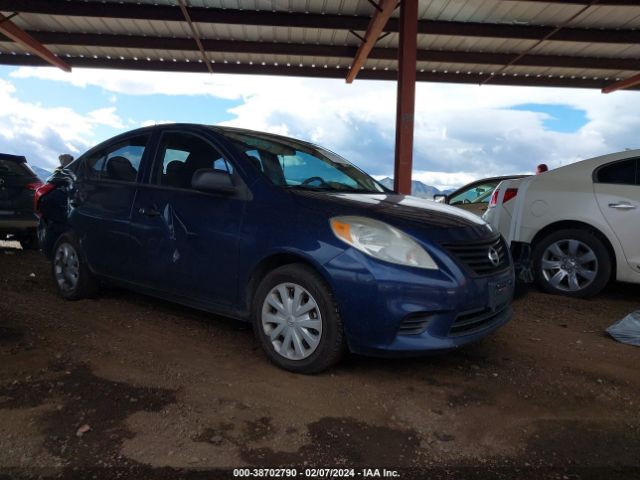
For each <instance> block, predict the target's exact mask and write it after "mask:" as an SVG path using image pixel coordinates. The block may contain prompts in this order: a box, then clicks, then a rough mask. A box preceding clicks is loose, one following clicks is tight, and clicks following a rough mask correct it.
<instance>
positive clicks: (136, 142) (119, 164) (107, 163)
mask: <svg viewBox="0 0 640 480" xmlns="http://www.w3.org/2000/svg"><path fill="white" fill-rule="evenodd" d="M148 140H149V136H148V135H140V136H138V137H133V138H131V139H128V140H125V141H122V142H119V143H117V144H115V145H110V146H109V147H107V148H105V149H102V150H99V151H96V152H93V153H92V154H90V155H89V156H88V157H87V159H86V160H85V172H86V174H87V176H88V177H89V178H92V179H106V180H116V181H121V182H135V181H136V178H137V177H138V171H139V170H140V163H141V161H142V156H143V155H144V150H145V148H146V145H147V141H148Z"/></svg>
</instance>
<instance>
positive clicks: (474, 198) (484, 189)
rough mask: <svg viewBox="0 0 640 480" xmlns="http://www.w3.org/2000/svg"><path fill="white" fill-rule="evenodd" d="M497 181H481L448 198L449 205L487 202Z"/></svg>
mask: <svg viewBox="0 0 640 480" xmlns="http://www.w3.org/2000/svg"><path fill="white" fill-rule="evenodd" d="M498 183H499V182H497V181H493V182H489V183H481V184H478V185H474V186H473V187H471V188H469V189H467V190H464V191H462V192H460V193H459V194H458V195H456V196H455V197H453V198H451V200H449V204H450V205H460V204H465V203H489V199H490V197H491V193H492V192H493V191H494V190H495V188H496V187H497V186H498Z"/></svg>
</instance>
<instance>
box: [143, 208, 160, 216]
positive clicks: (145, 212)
mask: <svg viewBox="0 0 640 480" xmlns="http://www.w3.org/2000/svg"><path fill="white" fill-rule="evenodd" d="M138 213H139V214H141V215H146V216H147V217H157V216H159V215H160V211H159V210H156V209H155V208H153V207H142V208H140V210H138Z"/></svg>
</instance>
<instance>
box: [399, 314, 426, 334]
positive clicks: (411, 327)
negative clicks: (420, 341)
mask: <svg viewBox="0 0 640 480" xmlns="http://www.w3.org/2000/svg"><path fill="white" fill-rule="evenodd" d="M429 321H431V315H410V316H408V317H406V318H405V319H404V320H403V321H402V323H401V324H400V328H399V329H398V335H419V334H421V333H422V332H424V331H425V330H426V329H427V327H428V326H429Z"/></svg>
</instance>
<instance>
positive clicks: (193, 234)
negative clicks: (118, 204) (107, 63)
mask: <svg viewBox="0 0 640 480" xmlns="http://www.w3.org/2000/svg"><path fill="white" fill-rule="evenodd" d="M202 168H212V169H217V170H222V171H224V172H226V173H227V174H228V175H230V176H231V177H232V178H233V179H234V180H233V181H234V183H237V182H239V181H240V180H239V178H238V177H237V173H236V172H235V171H234V167H233V166H232V164H231V162H230V161H229V160H228V159H227V158H225V156H223V154H222V153H221V152H220V150H219V149H218V148H217V147H216V146H215V145H214V144H213V143H211V142H210V141H209V140H208V139H205V138H203V137H201V136H200V135H197V134H195V133H188V132H180V131H165V132H164V133H163V134H162V136H161V138H160V140H159V145H158V148H157V153H156V158H155V162H154V167H153V169H152V171H151V173H150V179H149V183H148V184H147V185H140V187H139V190H138V194H137V196H136V200H135V205H134V208H133V217H132V238H133V239H134V240H135V243H136V248H137V250H136V253H135V254H134V255H135V258H134V261H135V263H136V266H137V268H136V275H137V277H136V281H137V283H139V284H142V285H145V286H148V287H151V288H153V289H156V290H163V291H167V292H170V293H172V294H176V295H180V296H182V297H186V298H190V299H195V300H198V301H203V302H207V303H216V304H223V305H230V304H233V303H234V301H235V296H236V286H237V268H238V245H239V235H240V227H241V224H242V218H243V213H244V208H245V203H246V197H245V196H244V195H242V194H235V193H231V194H229V193H221V194H214V193H203V192H199V191H196V190H194V189H192V188H191V179H192V177H193V174H194V172H195V171H196V170H198V169H202Z"/></svg>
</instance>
